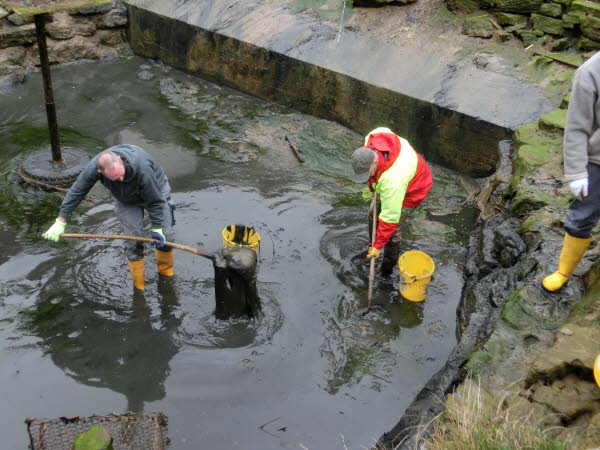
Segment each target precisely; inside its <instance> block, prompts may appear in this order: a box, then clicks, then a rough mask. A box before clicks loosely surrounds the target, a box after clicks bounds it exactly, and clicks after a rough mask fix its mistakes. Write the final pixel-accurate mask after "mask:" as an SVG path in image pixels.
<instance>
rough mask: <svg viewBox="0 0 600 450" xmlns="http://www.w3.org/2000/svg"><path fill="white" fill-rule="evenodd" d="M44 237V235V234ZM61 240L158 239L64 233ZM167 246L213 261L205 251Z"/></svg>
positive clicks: (145, 240)
mask: <svg viewBox="0 0 600 450" xmlns="http://www.w3.org/2000/svg"><path fill="white" fill-rule="evenodd" d="M42 237H44V235H43V234H42ZM60 237H61V238H78V239H124V240H126V241H138V242H150V243H153V242H156V241H157V240H156V239H151V238H145V237H140V236H127V235H123V234H76V233H75V234H73V233H71V234H70V233H63V234H61V235H60ZM165 245H166V246H167V247H173V248H176V249H178V250H183V251H184V252H190V253H193V254H194V255H198V256H202V257H203V258H207V259H213V256H212V255H209V254H208V253H204V252H203V251H200V250H196V249H195V248H192V247H188V246H186V245H181V244H176V243H174V242H169V241H165Z"/></svg>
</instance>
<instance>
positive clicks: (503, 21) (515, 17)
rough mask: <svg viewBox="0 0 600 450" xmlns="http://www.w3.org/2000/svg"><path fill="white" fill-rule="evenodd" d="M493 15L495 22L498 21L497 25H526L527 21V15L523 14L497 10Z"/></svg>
mask: <svg viewBox="0 0 600 450" xmlns="http://www.w3.org/2000/svg"><path fill="white" fill-rule="evenodd" d="M494 16H495V17H496V22H498V25H501V26H503V27H508V26H519V25H523V26H526V25H527V23H528V22H529V17H527V16H524V15H522V14H510V13H505V12H498V13H496V14H494Z"/></svg>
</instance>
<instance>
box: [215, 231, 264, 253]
mask: <svg viewBox="0 0 600 450" xmlns="http://www.w3.org/2000/svg"><path fill="white" fill-rule="evenodd" d="M221 235H222V236H223V244H224V245H225V247H238V248H249V249H252V250H254V251H255V252H256V253H257V254H258V248H259V246H260V234H258V232H257V231H256V230H255V229H254V228H252V227H247V226H246V225H229V226H228V227H225V228H223V231H222V232H221Z"/></svg>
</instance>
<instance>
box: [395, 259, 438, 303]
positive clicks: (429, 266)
mask: <svg viewBox="0 0 600 450" xmlns="http://www.w3.org/2000/svg"><path fill="white" fill-rule="evenodd" d="M398 268H399V269H400V287H399V289H398V290H399V291H400V294H401V295H402V297H404V298H405V299H407V300H410V301H411V302H421V301H423V300H425V298H426V297H427V286H428V285H429V282H430V281H431V276H432V275H433V271H434V270H435V264H434V262H433V259H431V257H430V256H429V255H428V254H427V253H424V252H420V251H418V250H411V251H409V252H406V253H403V254H402V256H400V258H399V259H398Z"/></svg>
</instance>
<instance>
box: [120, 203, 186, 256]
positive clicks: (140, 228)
mask: <svg viewBox="0 0 600 450" xmlns="http://www.w3.org/2000/svg"><path fill="white" fill-rule="evenodd" d="M114 201H115V212H116V213H117V219H118V220H119V223H120V224H121V227H122V228H123V233H125V234H128V235H133V236H144V205H137V204H136V205H132V204H125V203H121V202H120V201H118V200H117V199H115V200H114ZM164 215H165V223H164V225H163V234H164V235H165V239H166V240H167V241H171V242H172V241H173V236H174V234H173V225H175V203H173V200H171V197H169V198H168V199H167V201H166V202H165V210H164ZM158 250H160V251H163V252H170V251H172V250H173V248H171V247H166V246H165V247H163V248H161V249H158ZM125 255H126V256H127V259H128V260H129V261H139V260H140V259H142V258H143V257H144V243H143V242H137V241H125Z"/></svg>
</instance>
